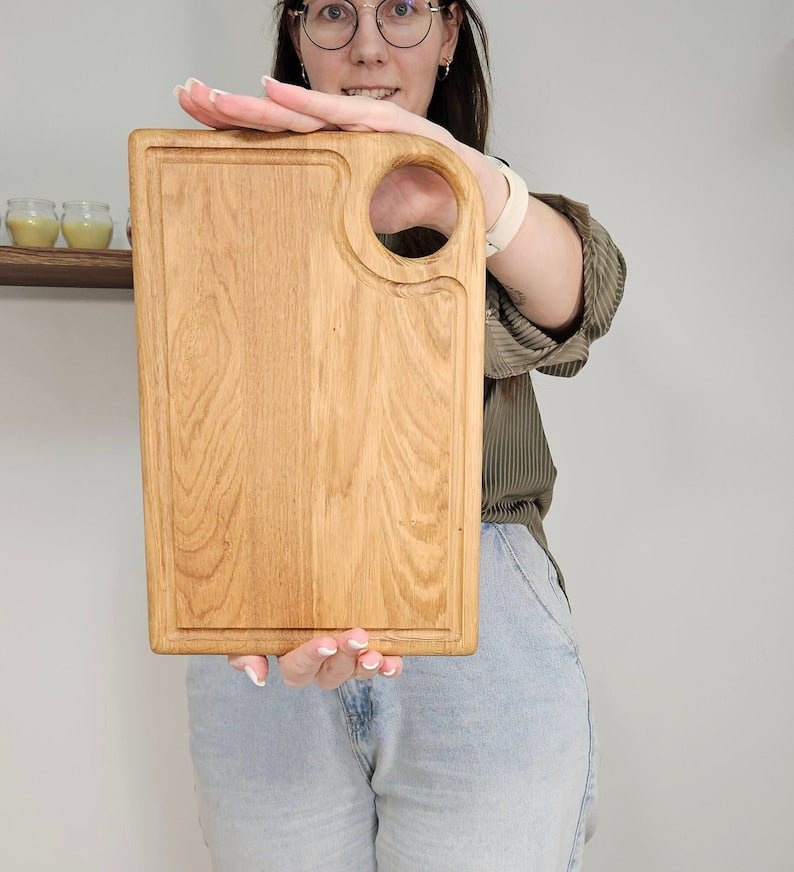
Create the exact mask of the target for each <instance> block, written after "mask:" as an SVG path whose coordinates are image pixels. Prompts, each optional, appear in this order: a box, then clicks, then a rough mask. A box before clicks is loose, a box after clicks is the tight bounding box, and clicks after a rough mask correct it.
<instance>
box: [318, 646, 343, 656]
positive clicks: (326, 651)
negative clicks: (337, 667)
mask: <svg viewBox="0 0 794 872" xmlns="http://www.w3.org/2000/svg"><path fill="white" fill-rule="evenodd" d="M338 650H339V649H338V648H318V649H317V653H318V654H319V655H320V656H321V657H331V656H332V655H334V654H336V652H337V651H338Z"/></svg>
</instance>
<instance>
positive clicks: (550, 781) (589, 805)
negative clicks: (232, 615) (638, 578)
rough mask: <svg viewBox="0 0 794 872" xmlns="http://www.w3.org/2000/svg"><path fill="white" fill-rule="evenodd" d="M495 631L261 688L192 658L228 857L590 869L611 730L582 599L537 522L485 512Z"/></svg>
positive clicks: (199, 723) (206, 813)
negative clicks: (566, 583) (598, 770)
mask: <svg viewBox="0 0 794 872" xmlns="http://www.w3.org/2000/svg"><path fill="white" fill-rule="evenodd" d="M480 566H481V568H480V643H479V648H478V651H477V653H476V654H474V655H472V656H471V657H411V658H407V659H406V661H405V668H404V672H403V675H402V676H401V677H400V678H398V679H396V680H388V679H383V678H380V677H378V678H376V679H375V680H373V681H367V682H361V681H348V682H347V683H345V684H344V685H343V686H342V687H341V688H340V689H339V690H338V691H323V690H318V689H317V688H316V687H314V686H312V687H309V688H304V689H301V690H295V689H291V688H288V687H286V686H285V685H284V684H283V683H282V682H281V680H280V677H279V674H278V668H277V666H276V665H275V663H272V664H271V671H270V676H269V678H268V682H267V686H266V687H263V688H258V687H256V686H254V684H252V683H251V682H250V681H249V680H248V678H247V677H246V676H245V675H243V674H241V673H239V672H236V671H234V670H232V669H231V668H229V666H228V665H227V663H226V658H225V657H193V658H191V663H190V666H189V669H188V697H189V705H190V730H191V752H192V755H193V763H194V767H195V772H196V788H197V793H198V798H199V807H200V817H201V823H202V828H203V830H204V835H205V838H206V841H207V844H208V846H209V849H210V853H211V855H212V858H213V868H214V869H215V872H315V870H322V872H353V870H355V872H373V870H378V872H423V870H427V872H453V870H454V872H494V870H504V872H519V870H527V872H563V870H568V872H571V870H578V869H580V868H581V853H582V846H583V842H584V840H585V835H586V832H587V833H588V834H589V828H590V827H591V826H592V811H593V806H594V803H595V793H596V787H595V753H596V752H595V747H594V745H595V743H594V734H593V726H592V722H591V717H590V705H589V700H588V694H587V685H586V682H585V677H584V673H583V671H582V666H581V663H580V661H579V655H578V652H577V646H576V641H575V638H574V635H573V630H572V627H571V618H570V612H569V609H568V605H567V602H566V600H565V596H564V594H563V593H562V591H561V590H560V587H559V584H558V581H557V576H556V574H555V572H554V568H553V566H552V565H551V563H550V562H549V560H548V558H547V557H546V554H545V553H544V552H543V550H542V549H541V548H540V547H539V546H538V545H537V543H536V542H535V540H534V539H533V538H532V536H531V535H530V534H529V533H528V531H527V529H526V528H525V527H521V526H517V525H500V524H483V526H482V542H481V557H480Z"/></svg>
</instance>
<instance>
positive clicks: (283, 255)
mask: <svg viewBox="0 0 794 872" xmlns="http://www.w3.org/2000/svg"><path fill="white" fill-rule="evenodd" d="M404 164H419V165H422V166H427V167H429V168H431V169H434V170H436V171H437V172H440V173H441V174H442V175H443V176H444V177H445V178H446V179H447V181H448V182H449V184H450V185H451V186H452V188H453V190H454V192H455V194H456V197H457V199H458V209H459V221H458V227H457V228H456V231H455V233H454V234H453V236H452V238H451V239H450V240H449V242H448V243H447V244H446V245H445V246H444V247H443V248H442V249H441V250H440V251H439V252H437V253H435V254H433V255H431V256H429V257H427V258H421V259H415V260H411V259H405V258H400V257H397V256H395V255H394V254H392V253H391V252H389V251H387V250H386V249H385V248H384V247H383V246H382V245H381V244H380V242H379V241H378V240H377V238H376V237H375V235H374V234H373V232H372V229H371V226H370V224H369V218H368V215H369V202H370V200H371V196H372V192H373V191H374V189H375V187H376V185H377V184H378V182H379V181H380V179H381V178H382V177H383V176H384V175H386V174H387V173H388V172H389V171H390V170H392V169H394V168H397V167H399V166H401V165H404ZM130 174H131V203H132V217H133V223H134V226H135V247H134V250H133V255H134V265H135V300H136V311H137V319H138V337H139V373H140V400H141V438H142V461H143V479H144V508H145V515H144V517H145V534H146V549H147V576H148V586H149V608H150V640H151V644H152V647H153V649H154V650H155V651H159V652H163V653H180V652H207V653H234V652H248V653H271V654H279V653H283V652H284V651H286V650H289V649H291V648H293V647H295V646H296V645H297V644H300V643H301V642H303V641H305V640H306V639H308V638H311V637H312V636H315V635H317V634H318V633H324V632H331V633H334V632H337V631H341V630H344V629H348V628H350V627H353V626H363V627H365V628H366V629H367V630H368V631H369V633H370V635H371V637H372V639H373V644H374V645H376V646H377V647H378V649H379V650H381V651H383V652H384V653H404V654H410V653H414V654H427V653H438V654H441V653H443V654H463V653H470V652H471V651H473V650H474V649H475V647H476V634H477V577H478V557H479V555H478V546H479V519H480V486H481V438H482V432H481V430H482V372H483V369H482V344H483V312H484V274H485V266H484V245H483V242H482V240H483V239H484V229H483V216H482V200H481V198H480V195H479V190H478V189H477V187H476V184H475V182H474V180H473V179H472V178H471V176H470V175H469V173H468V170H467V169H466V168H465V167H464V166H463V165H462V164H461V163H460V162H459V161H457V159H456V158H455V157H454V155H453V154H452V153H451V152H449V151H448V150H446V149H444V148H442V147H441V146H439V145H437V144H436V143H432V142H430V141H427V140H423V139H419V138H416V137H407V136H400V135H391V134H390V135H387V134H351V133H316V134H309V135H289V134H273V135H268V134H253V133H243V132H223V133H218V132H214V131H157V130H149V131H136V132H134V133H133V134H132V136H131V138H130Z"/></svg>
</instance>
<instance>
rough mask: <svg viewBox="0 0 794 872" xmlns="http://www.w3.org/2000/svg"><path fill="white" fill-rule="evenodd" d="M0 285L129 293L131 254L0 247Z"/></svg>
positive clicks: (76, 249) (108, 250)
mask: <svg viewBox="0 0 794 872" xmlns="http://www.w3.org/2000/svg"><path fill="white" fill-rule="evenodd" d="M0 285H22V286H24V287H42V288H129V289H131V288H132V252H131V251H129V250H124V249H120V248H108V249H90V248H26V247H25V246H21V245H0Z"/></svg>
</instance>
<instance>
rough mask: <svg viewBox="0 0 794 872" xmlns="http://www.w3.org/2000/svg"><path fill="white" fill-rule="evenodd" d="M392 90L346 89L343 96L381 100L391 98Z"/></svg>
mask: <svg viewBox="0 0 794 872" xmlns="http://www.w3.org/2000/svg"><path fill="white" fill-rule="evenodd" d="M394 90H395V89H394V88H373V89H371V90H370V89H367V88H347V89H345V94H347V96H348V97H370V98H372V99H373V100H382V99H383V98H384V97H391V95H392V94H393V93H394Z"/></svg>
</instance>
